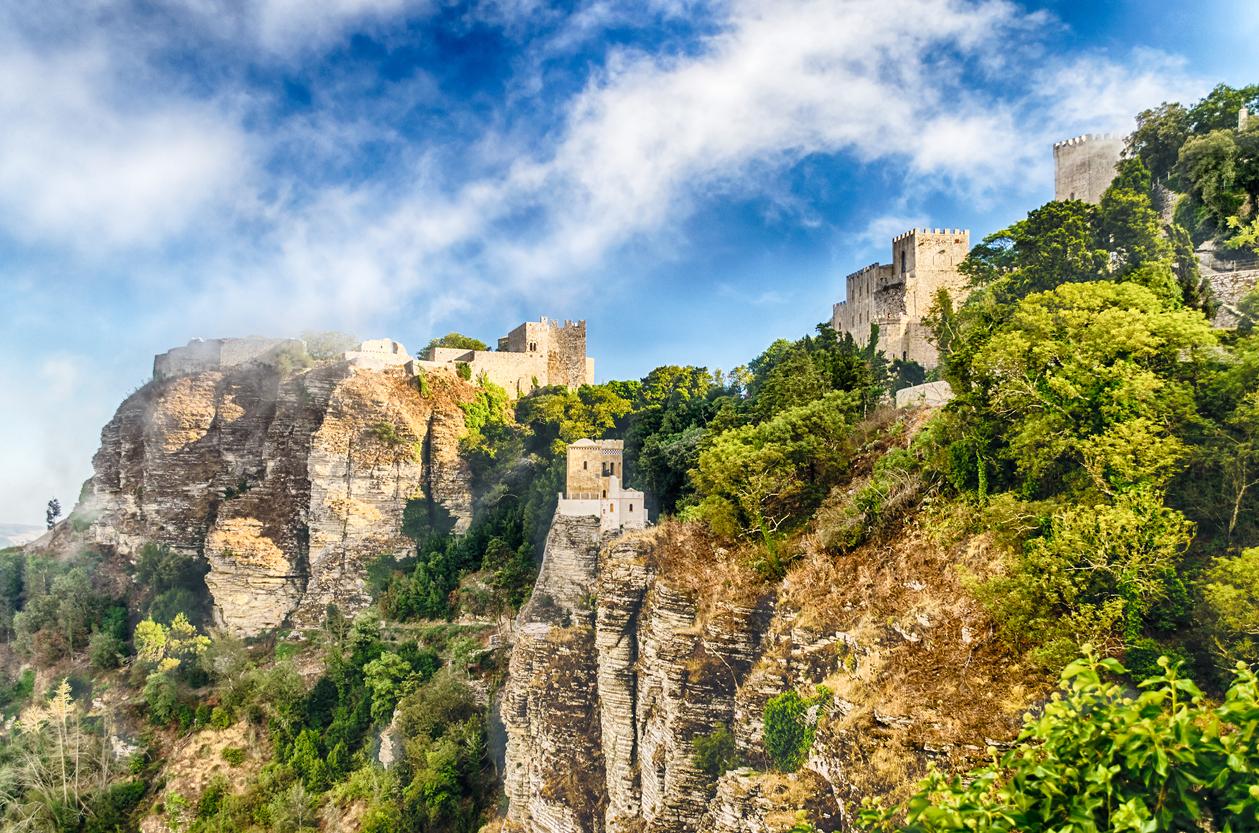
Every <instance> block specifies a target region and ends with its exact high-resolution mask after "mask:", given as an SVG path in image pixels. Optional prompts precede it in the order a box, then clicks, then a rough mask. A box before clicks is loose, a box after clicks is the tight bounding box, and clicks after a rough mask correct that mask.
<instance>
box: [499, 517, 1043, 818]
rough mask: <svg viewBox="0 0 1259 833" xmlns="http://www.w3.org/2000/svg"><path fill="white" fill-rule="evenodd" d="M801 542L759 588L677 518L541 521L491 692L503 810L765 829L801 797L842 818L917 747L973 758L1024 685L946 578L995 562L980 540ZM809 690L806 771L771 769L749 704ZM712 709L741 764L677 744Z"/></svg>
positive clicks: (743, 560) (957, 764) (916, 767)
mask: <svg viewBox="0 0 1259 833" xmlns="http://www.w3.org/2000/svg"><path fill="white" fill-rule="evenodd" d="M800 558H801V560H800V561H799V562H798V565H797V567H796V568H795V569H793V570H792V571H791V572H790V573H789V574H788V576H787V577H786V579H785V580H783V581H782V582H780V583H774V584H770V583H766V582H763V581H761V580H759V579H758V578H756V577H755V575H754V574H752V573H751V571H750V570H749V569H748V568H747V554H746V553H744V554H742V555H738V554H731V553H727V552H724V551H723V550H721V549H720V548H719V547H714V545H713V544H712V543H711V542H710V541H708V540H707V539H705V538H704V537H703V536H702V535H701V534H700V533H699V532H697V531H696V529H695V528H693V527H688V526H684V525H680V524H672V523H671V524H667V525H666V526H664V527H660V528H655V529H648V530H645V531H642V532H632V533H628V534H626V535H623V536H621V537H619V538H607V537H602V536H600V534H599V532H598V528H597V520H596V519H594V518H590V519H579V518H566V517H557V518H556V519H555V522H554V525H553V527H552V530H551V534H550V537H549V538H548V541H547V548H546V554H545V557H544V563H543V565H542V570H541V573H540V576H539V579H538V583H537V585H536V587H535V590H534V595H533V597H532V599H531V601H530V603H529V604H528V605H527V606H526V607H525V609H524V610H522V613H521V616H520V619H519V621H518V624H517V629H516V634H515V645H514V653H513V656H512V660H511V666H510V671H509V675H508V681H507V684H506V687H505V690H504V696H503V701H502V705H503V715H502V716H503V720H504V723H505V725H506V729H507V737H508V742H507V756H506V786H507V797H508V800H509V809H508V813H507V819H506V825H507V827H508V828H510V829H513V830H518V831H525V833H629V831H634V833H639V831H646V832H650V833H655V832H658V833H665V832H666V831H668V833H683V831H687V832H688V833H689V832H690V831H701V833H705V832H707V831H711V833H735V831H756V833H785V831H788V830H790V829H791V828H792V826H793V825H795V824H796V823H797V822H798V821H799V814H800V813H801V812H803V813H804V815H805V816H806V817H807V818H808V819H809V821H810V822H811V823H812V824H814V825H816V826H817V827H818V828H819V829H821V830H837V829H844V828H846V827H847V826H848V825H849V823H850V822H851V820H852V818H853V815H854V813H855V811H856V809H857V808H858V807H859V806H860V804H861V802H862V800H864V799H865V798H867V797H875V798H889V799H893V800H894V799H896V798H897V797H899V796H902V795H904V794H905V792H906V791H907V790H908V789H909V788H910V786H911V785H912V783H913V781H914V780H915V779H916V778H917V777H919V776H920V775H921V774H923V773H924V772H925V769H926V766H927V765H928V764H930V763H932V762H934V763H937V764H939V765H940V766H942V767H944V768H945V769H952V770H956V769H961V768H965V767H968V766H971V765H973V764H975V763H977V762H980V761H981V760H982V759H983V757H984V755H985V749H986V747H987V746H988V745H989V744H990V743H992V742H994V740H993V739H996V741H1001V740H1008V739H1009V738H1010V737H1012V735H1013V734H1014V733H1015V731H1016V730H1017V728H1018V725H1019V720H1020V716H1021V714H1022V711H1023V710H1024V709H1025V708H1027V707H1028V706H1029V704H1030V703H1031V702H1032V701H1033V700H1035V699H1036V698H1037V697H1039V696H1041V695H1042V694H1043V693H1044V688H1043V686H1042V685H1041V683H1038V682H1037V681H1036V678H1035V676H1031V677H1029V675H1028V674H1027V672H1026V669H1019V668H1012V667H1010V666H1009V665H1008V662H1007V661H1006V659H1005V657H1004V656H1003V654H1002V652H1001V650H1000V649H999V647H998V646H997V644H996V642H995V640H994V639H993V638H992V632H991V628H990V625H989V624H988V622H987V620H986V618H985V616H984V614H983V612H982V610H980V609H979V608H977V606H976V605H975V604H974V602H973V601H971V597H970V596H969V595H968V594H967V593H966V592H965V591H964V590H963V588H962V586H961V582H962V579H961V578H960V576H959V573H958V567H959V566H960V567H963V568H965V569H967V570H968V571H969V572H971V573H972V574H980V573H982V570H983V569H984V568H985V565H991V563H992V562H993V561H994V560H995V559H994V558H993V554H992V552H991V551H990V549H989V548H988V544H987V543H986V542H984V541H972V542H970V543H969V544H967V545H965V546H964V547H962V548H960V549H951V548H947V547H943V546H940V545H937V544H935V543H932V542H931V541H930V540H929V539H928V538H927V537H926V536H925V535H924V534H922V533H920V532H918V531H917V530H916V528H910V529H908V530H906V531H905V532H904V533H903V534H902V535H901V536H900V537H898V538H897V539H896V540H895V541H894V542H893V544H891V545H869V546H867V547H864V548H862V549H861V550H859V551H858V552H857V553H854V554H851V555H849V556H844V557H834V556H831V555H827V554H825V553H822V552H806V553H803V554H801V556H800ZM1029 679H1030V680H1032V681H1033V682H1032V683H1030V684H1029V683H1028V680H1029ZM818 686H825V691H827V692H829V695H825V696H823V698H822V699H821V702H820V703H819V704H818V705H817V706H815V707H814V708H813V709H812V710H811V711H810V713H809V716H808V719H809V721H810V722H811V723H812V725H813V727H814V730H815V734H816V740H815V741H814V743H813V745H812V748H811V750H810V752H809V755H808V759H807V761H806V763H805V765H804V767H803V768H802V769H801V770H800V771H799V772H796V773H776V772H773V771H772V767H771V765H770V761H769V760H767V758H766V755H765V752H764V746H763V739H762V735H763V715H764V711H765V706H766V703H767V702H768V700H769V699H770V698H771V697H773V696H775V695H777V694H780V693H781V692H783V691H787V690H790V689H795V690H797V691H799V692H801V694H802V695H803V696H809V697H812V696H814V695H815V693H816V692H817V691H818V690H819V689H818ZM1038 686H1040V687H1038ZM722 726H725V727H729V729H730V730H731V731H732V733H733V736H734V740H735V743H736V746H737V757H738V758H739V759H740V763H742V764H746V765H747V766H745V767H743V768H736V769H734V770H733V771H730V772H726V773H724V774H722V775H720V776H716V775H714V774H711V773H709V772H705V771H703V770H701V769H700V768H699V767H698V766H697V763H696V759H695V745H694V742H695V740H696V739H697V738H699V737H701V736H705V735H709V734H710V733H712V732H713V731H714V730H716V729H717V728H719V727H722Z"/></svg>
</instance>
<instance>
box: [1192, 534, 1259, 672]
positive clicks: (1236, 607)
mask: <svg viewBox="0 0 1259 833" xmlns="http://www.w3.org/2000/svg"><path fill="white" fill-rule="evenodd" d="M1202 595H1203V597H1204V598H1205V600H1206V603H1207V610H1208V611H1209V613H1210V614H1211V616H1212V617H1213V618H1214V625H1215V631H1216V634H1215V638H1216V647H1217V648H1218V649H1219V651H1220V653H1221V654H1222V655H1223V657H1224V658H1225V659H1228V660H1233V661H1237V660H1242V661H1245V662H1246V663H1248V664H1251V665H1253V664H1255V663H1257V662H1259V547H1253V548H1251V549H1248V550H1244V551H1242V552H1241V553H1239V554H1238V555H1235V556H1231V557H1227V558H1220V559H1217V560H1216V561H1215V563H1214V564H1212V565H1211V567H1210V569H1209V570H1208V571H1207V574H1206V582H1205V583H1204V584H1203V587H1202Z"/></svg>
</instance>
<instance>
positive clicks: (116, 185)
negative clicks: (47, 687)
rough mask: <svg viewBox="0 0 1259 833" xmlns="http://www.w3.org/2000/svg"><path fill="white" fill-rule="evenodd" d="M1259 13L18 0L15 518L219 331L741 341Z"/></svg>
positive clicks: (704, 354)
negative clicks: (163, 355) (177, 355)
mask: <svg viewBox="0 0 1259 833" xmlns="http://www.w3.org/2000/svg"><path fill="white" fill-rule="evenodd" d="M1256 44H1259V3H1256V2H1254V0H1199V1H1198V2H1195V3H1193V4H1187V3H1184V2H1181V0H1140V2H1138V1H1137V0H1113V1H1112V0H1089V2H1081V1H1079V0H1075V1H1072V2H1068V1H1067V0H1058V2H1046V3H1039V4H1037V3H1031V2H1012V1H1011V0H826V1H824V2H819V1H818V0H711V2H705V0H625V1H624V2H622V1H621V0H573V2H569V3H560V4H551V3H546V2H540V1H539V0H469V1H468V2H455V1H454V0H449V1H447V0H322V2H319V3H311V2H307V0H147V2H140V1H139V0H136V1H135V2H128V1H127V0H118V1H117V2H111V1H110V0H59V2H57V3H47V2H46V0H0V310H2V311H3V317H2V320H3V327H0V521H3V522H10V523H15V522H16V523H39V522H41V521H42V519H43V511H44V506H45V503H46V502H47V500H48V499H49V498H51V497H54V496H55V497H58V498H59V499H60V500H61V502H62V503H63V504H64V505H66V506H67V507H69V505H71V504H72V503H73V501H74V499H75V497H76V496H77V494H78V491H79V488H80V485H81V484H82V482H83V481H84V480H85V479H86V478H87V477H88V476H89V475H90V473H91V456H92V454H93V452H94V451H95V449H96V446H97V444H98V441H99V436H100V430H101V428H102V427H103V426H104V424H105V423H106V422H107V421H108V420H109V418H110V416H111V414H112V413H113V411H114V409H115V408H116V407H117V406H118V404H119V403H120V402H121V401H122V399H123V398H124V397H125V396H127V395H128V394H129V393H130V392H132V391H134V390H135V389H136V388H138V387H139V386H140V385H142V384H143V383H144V382H145V381H146V380H147V378H148V376H149V374H150V372H151V368H152V356H153V354H155V353H158V352H161V351H163V350H165V349H168V348H169V347H172V346H175V345H179V344H183V343H185V342H187V341H188V340H189V339H190V338H194V337H201V338H211V337H220V336H234V335H249V334H260V335H276V336H283V335H297V334H300V333H301V332H303V331H307V330H320V329H322V330H327V329H335V330H341V331H344V332H349V333H353V334H356V335H358V336H360V337H363V338H374V337H385V336H387V337H391V338H394V339H397V340H399V341H402V342H403V343H404V344H406V345H408V346H409V347H410V348H412V349H418V348H420V347H422V346H423V345H424V344H425V343H426V342H427V341H428V340H429V338H431V337H433V336H434V335H439V334H442V333H445V332H448V331H451V330H458V331H461V332H465V333H468V334H470V335H475V336H478V337H480V338H481V339H483V340H485V341H488V342H491V343H493V341H494V339H495V338H497V337H498V336H499V335H502V334H505V333H506V332H507V331H508V330H509V329H511V328H512V327H513V326H515V325H516V324H518V323H520V322H521V321H524V320H527V319H536V318H537V317H538V316H541V315H547V316H550V317H552V318H561V319H562V318H572V319H585V320H586V321H587V322H588V331H589V352H590V354H591V355H592V356H594V357H595V358H596V362H597V371H598V376H599V378H600V380H607V379H611V378H638V377H641V376H643V375H644V374H646V373H647V372H648V371H649V370H650V369H651V368H653V367H655V366H657V365H661V364H697V365H703V366H706V367H709V368H722V369H726V370H728V369H730V368H732V367H734V366H736V365H739V364H742V363H745V362H747V361H748V360H749V359H751V358H753V357H754V356H755V355H756V354H757V353H759V352H760V351H761V350H762V349H763V348H764V347H765V346H766V345H768V344H769V343H770V342H771V341H773V340H774V339H776V338H784V337H785V338H796V337H799V336H800V335H803V334H805V333H806V332H809V331H811V330H812V329H813V327H814V326H815V325H816V324H817V323H818V322H820V321H823V320H826V319H828V318H829V317H830V308H831V305H832V304H833V303H834V302H836V301H839V300H842V298H843V292H844V288H843V278H844V276H845V275H846V274H848V273H849V272H852V271H854V270H856V269H857V268H860V267H861V266H863V265H865V264H868V263H871V262H874V261H876V260H884V261H886V260H887V258H888V257H889V254H890V240H891V238H892V237H893V236H894V235H896V234H898V233H900V232H902V231H905V230H907V229H909V228H912V227H949V228H953V227H962V228H969V229H971V231H972V240H974V241H978V240H979V239H980V238H982V237H983V236H984V235H985V234H988V233H990V232H992V231H995V230H997V229H999V228H1002V227H1004V226H1005V225H1008V224H1009V223H1010V222H1012V221H1014V220H1016V219H1018V218H1019V217H1021V216H1022V215H1023V214H1025V213H1026V212H1027V211H1028V210H1029V209H1031V208H1033V207H1035V206H1037V205H1040V204H1042V203H1043V202H1045V201H1046V200H1048V199H1049V198H1050V196H1051V195H1052V180H1053V170H1052V151H1051V146H1052V143H1053V142H1054V141H1055V140H1058V139H1062V138H1068V137H1071V136H1075V135H1078V134H1081V133H1086V132H1103V131H1113V132H1127V131H1129V130H1130V129H1131V127H1132V124H1133V121H1132V119H1133V116H1134V115H1135V114H1136V113H1137V112H1139V111H1140V110H1141V109H1143V108H1146V107H1150V106H1154V105H1157V104H1158V103H1160V102H1162V101H1165V100H1181V101H1187V102H1188V101H1193V100H1196V99H1197V98H1200V97H1201V96H1202V95H1203V94H1205V93H1206V92H1207V91H1208V90H1209V89H1210V88H1211V87H1212V86H1214V85H1215V84H1216V83H1220V82H1224V83H1230V84H1233V85H1241V84H1245V83H1250V82H1255V81H1259V57H1257V56H1259V49H1257V48H1256Z"/></svg>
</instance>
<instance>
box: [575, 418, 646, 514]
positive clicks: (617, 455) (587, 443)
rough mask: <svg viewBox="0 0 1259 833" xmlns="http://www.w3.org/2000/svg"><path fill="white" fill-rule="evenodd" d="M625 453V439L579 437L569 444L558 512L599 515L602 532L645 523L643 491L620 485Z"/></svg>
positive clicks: (623, 473)
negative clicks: (581, 438)
mask: <svg viewBox="0 0 1259 833" xmlns="http://www.w3.org/2000/svg"><path fill="white" fill-rule="evenodd" d="M624 453H625V442H624V441H623V440H578V441H577V442H575V443H573V444H572V445H570V446H569V447H568V470H567V479H566V481H565V487H564V493H563V494H562V495H560V496H559V507H558V511H559V514H560V515H564V516H567V517H578V516H583V515H584V516H592V515H593V516H595V517H598V518H599V528H600V530H601V531H603V532H615V531H616V530H619V529H642V528H643V527H644V526H646V525H647V509H646V507H645V506H644V504H643V501H644V495H643V493H642V492H640V491H638V490H637V489H626V488H624V487H623V486H622V485H621V479H622V478H623V477H624V476H625V471H624V463H623V457H624Z"/></svg>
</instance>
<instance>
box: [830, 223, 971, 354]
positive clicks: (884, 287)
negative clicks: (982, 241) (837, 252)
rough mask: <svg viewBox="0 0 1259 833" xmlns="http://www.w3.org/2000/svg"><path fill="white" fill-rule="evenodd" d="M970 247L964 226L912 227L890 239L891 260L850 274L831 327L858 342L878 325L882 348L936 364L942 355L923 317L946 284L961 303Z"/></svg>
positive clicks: (955, 302) (863, 344) (868, 339)
mask: <svg viewBox="0 0 1259 833" xmlns="http://www.w3.org/2000/svg"><path fill="white" fill-rule="evenodd" d="M969 252H970V232H969V231H968V230H966V229H910V230H909V231H907V232H905V233H904V234H901V235H899V236H898V237H896V238H894V239H893V240H892V262H891V263H872V264H870V265H869V266H867V267H865V268H864V269H861V270H859V271H856V272H853V273H852V274H851V275H849V276H848V277H847V279H846V283H847V295H846V296H845V300H843V301H840V302H839V303H838V304H835V306H834V307H833V309H832V311H831V326H832V327H833V328H834V329H835V330H836V331H837V332H839V333H841V334H845V333H846V334H848V335H851V336H852V337H853V340H854V341H856V342H857V343H858V344H860V345H862V346H865V345H866V344H868V343H869V341H870V325H871V324H877V325H878V327H879V334H878V337H879V344H878V347H879V350H880V351H881V352H882V353H883V354H884V355H886V356H887V357H888V358H889V359H901V360H902V361H914V362H918V364H920V365H922V366H923V367H926V368H931V367H935V365H936V363H937V361H938V359H939V355H938V352H937V351H936V347H935V345H934V344H932V343H931V340H930V333H929V332H928V331H927V328H926V326H925V325H924V324H923V323H922V319H923V317H924V316H925V315H926V314H927V312H928V311H929V310H930V309H931V306H932V304H934V303H935V298H936V295H937V293H938V292H939V291H940V290H941V289H945V290H947V291H948V292H949V294H950V295H951V296H952V297H953V303H954V304H959V303H961V301H962V300H964V299H965V297H966V291H967V290H966V279H965V278H963V277H962V275H961V274H959V273H958V271H957V267H958V264H960V263H961V262H962V261H963V260H964V259H965V258H966V255H967V254H968V253H969Z"/></svg>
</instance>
